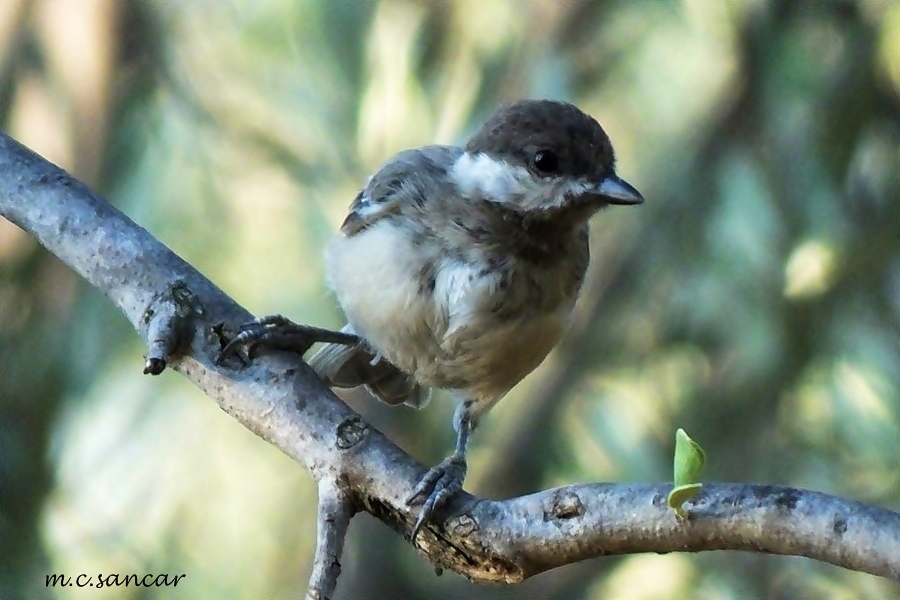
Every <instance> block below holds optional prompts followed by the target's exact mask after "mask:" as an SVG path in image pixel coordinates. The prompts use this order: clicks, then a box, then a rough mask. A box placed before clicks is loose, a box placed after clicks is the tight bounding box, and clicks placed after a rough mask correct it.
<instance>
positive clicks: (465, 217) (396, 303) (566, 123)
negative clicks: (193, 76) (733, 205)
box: [224, 100, 644, 541]
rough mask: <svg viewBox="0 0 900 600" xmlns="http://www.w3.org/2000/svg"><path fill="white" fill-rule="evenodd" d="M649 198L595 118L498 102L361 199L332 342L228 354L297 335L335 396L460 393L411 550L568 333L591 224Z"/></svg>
mask: <svg viewBox="0 0 900 600" xmlns="http://www.w3.org/2000/svg"><path fill="white" fill-rule="evenodd" d="M643 201H644V198H643V197H642V196H641V194H640V193H639V192H638V191H637V190H636V189H635V188H634V187H632V186H631V185H629V184H628V183H626V182H625V181H624V180H622V179H620V178H619V177H618V176H617V175H616V172H615V157H614V154H613V148H612V145H611V143H610V141H609V138H608V137H607V135H606V133H605V132H604V131H603V129H602V128H601V127H600V125H599V124H598V123H597V121H596V120H594V119H593V118H592V117H590V116H589V115H587V114H585V113H584V112H582V111H581V110H579V109H578V108H577V107H575V106H574V105H572V104H568V103H565V102H558V101H553V100H522V101H519V102H515V103H513V104H509V105H506V106H504V107H502V108H500V109H499V110H497V111H496V112H495V113H494V114H493V115H492V116H491V117H490V118H489V119H488V120H487V122H485V124H484V125H483V126H482V127H481V129H480V130H479V131H478V132H477V133H476V134H475V135H474V136H473V137H472V138H471V139H470V140H469V141H468V143H467V144H466V145H465V146H464V147H460V146H438V145H433V146H425V147H422V148H416V149H412V150H406V151H404V152H401V153H399V154H397V155H396V156H394V157H393V158H391V159H390V160H388V161H387V162H386V163H385V164H384V165H383V166H382V167H381V168H380V169H379V170H378V171H377V172H376V173H375V174H374V175H373V176H372V177H371V178H370V179H369V181H368V182H367V184H366V185H365V187H364V188H363V189H362V191H360V192H359V194H358V195H357V196H356V198H355V200H354V201H353V203H352V204H351V205H350V209H349V213H348V215H347V218H346V219H345V220H344V222H343V224H342V225H341V234H342V235H340V236H338V237H336V238H335V239H334V240H333V241H332V242H331V243H330V244H329V245H328V248H327V250H326V273H327V279H328V284H329V286H330V287H331V289H332V290H333V291H334V293H335V294H336V296H337V299H338V301H339V302H340V305H341V308H343V311H344V314H345V315H346V317H347V321H348V323H347V325H346V326H345V327H344V328H343V329H342V330H341V332H327V331H324V330H318V329H311V328H308V327H305V326H298V325H294V324H292V323H290V322H289V321H287V320H286V319H284V318H283V317H279V316H275V317H264V318H262V319H259V320H257V321H255V322H254V323H252V324H249V325H248V326H246V327H245V328H244V331H243V332H242V333H241V334H239V336H238V338H240V339H238V338H236V339H235V340H234V341H233V342H232V344H229V346H231V347H233V345H235V344H238V345H239V344H247V343H257V342H272V341H278V340H284V339H289V338H290V337H291V335H292V334H297V335H299V336H300V337H301V338H304V340H305V341H304V342H303V343H302V344H301V350H303V351H305V350H306V349H308V348H309V346H310V344H311V343H312V342H313V341H325V342H328V343H326V345H325V346H323V348H322V349H321V350H320V351H319V352H318V353H316V354H315V355H314V356H313V357H312V359H311V360H310V361H309V364H310V366H312V367H313V369H315V370H316V372H317V373H318V374H319V375H320V376H321V377H322V378H323V380H324V381H325V382H326V383H328V384H329V385H331V386H333V387H342V388H347V387H356V386H360V385H364V386H366V388H367V389H368V390H369V391H370V392H371V393H372V394H373V395H374V396H375V397H377V398H378V399H380V400H382V401H384V402H386V403H388V404H393V405H396V404H407V405H409V406H413V407H417V408H421V407H422V406H424V405H425V404H426V403H427V402H428V400H429V398H430V395H431V388H441V389H444V390H447V391H449V392H450V394H451V395H452V396H453V397H455V398H456V400H457V402H458V405H457V408H456V411H455V413H454V417H453V427H454V428H455V430H456V448H455V450H454V452H453V453H452V454H451V455H450V456H449V457H447V458H446V459H445V460H443V461H442V462H441V463H440V464H438V465H437V466H435V467H433V468H432V469H431V470H429V471H428V472H427V473H426V474H425V476H424V477H423V478H422V479H421V481H420V482H419V484H418V486H417V487H416V488H415V490H414V492H413V494H412V495H411V496H410V497H409V499H408V500H407V503H408V504H410V505H416V504H422V509H421V513H420V516H419V518H418V520H417V522H416V524H415V526H414V527H413V531H412V536H411V537H412V540H413V541H414V540H415V538H416V535H417V533H418V532H419V530H420V529H421V527H422V526H423V524H425V523H427V522H429V521H430V520H431V519H432V518H433V515H434V512H435V510H436V509H438V508H439V507H441V506H442V505H444V504H445V503H446V502H447V501H448V500H449V499H450V498H451V497H452V496H453V495H454V494H455V493H456V492H458V491H459V490H461V489H462V484H463V480H464V479H465V475H466V447H467V445H468V441H469V435H470V433H471V432H472V431H473V430H474V429H475V428H476V427H477V426H478V423H479V422H480V420H481V418H482V417H483V416H484V414H485V413H486V412H488V411H489V410H490V409H491V407H493V406H494V405H495V404H496V403H497V401H499V400H500V399H501V398H503V396H504V395H505V394H506V393H507V392H508V391H509V390H510V389H512V388H513V386H515V385H516V384H517V383H518V382H519V381H520V380H521V379H522V378H523V377H525V376H526V375H527V374H528V373H530V372H531V371H533V370H534V369H535V367H537V366H538V365H539V364H540V363H541V362H542V361H543V360H544V358H545V357H546V356H547V354H548V353H549V352H550V351H551V350H552V349H553V348H554V346H556V344H557V342H559V340H560V338H561V336H562V335H563V332H564V331H565V329H566V326H567V323H568V321H569V317H570V314H571V312H572V309H573V307H574V305H575V300H576V298H577V297H578V293H579V290H580V288H581V285H582V282H583V280H584V276H585V272H586V270H587V266H588V260H589V251H588V229H587V222H588V219H589V218H590V217H591V216H592V215H593V214H594V213H596V212H597V211H599V210H600V209H602V208H604V207H606V206H608V205H611V204H640V203H641V202H643ZM292 328H293V329H292ZM242 336H243V337H242ZM227 351H229V348H228V347H226V350H225V351H224V352H227Z"/></svg>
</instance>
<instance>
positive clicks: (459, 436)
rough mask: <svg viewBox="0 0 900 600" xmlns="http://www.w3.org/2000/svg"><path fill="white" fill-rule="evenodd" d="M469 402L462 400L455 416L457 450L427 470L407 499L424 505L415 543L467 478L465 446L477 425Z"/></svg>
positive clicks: (415, 530)
mask: <svg viewBox="0 0 900 600" xmlns="http://www.w3.org/2000/svg"><path fill="white" fill-rule="evenodd" d="M470 405H471V403H470V402H464V403H462V404H461V405H460V406H459V408H458V409H457V411H456V414H455V415H454V418H453V421H454V425H455V427H456V449H455V450H454V451H453V454H451V455H450V456H448V457H447V458H445V459H444V460H442V461H441V462H440V463H439V464H437V465H435V466H434V467H432V468H431V469H430V470H429V471H428V472H427V473H425V476H424V477H422V479H421V480H420V481H419V483H418V485H416V489H415V490H413V493H412V495H411V496H410V497H409V498H407V500H406V503H407V504H409V505H414V504H421V505H422V512H421V513H420V514H419V518H418V520H416V524H415V526H414V527H413V530H412V533H411V534H410V540H411V541H412V542H415V541H416V535H417V534H418V533H419V530H420V529H421V528H422V526H423V525H424V524H425V523H427V522H428V521H431V520H432V518H433V517H434V511H435V510H437V509H439V508H440V507H441V506H443V505H444V504H446V503H447V501H449V500H450V499H451V498H452V497H453V496H454V495H455V494H456V493H457V492H459V491H460V490H462V486H463V481H465V479H466V467H467V465H466V446H468V444H469V434H471V433H472V430H474V429H475V425H476V422H475V421H474V420H473V419H472V418H471V415H470V414H469V407H470Z"/></svg>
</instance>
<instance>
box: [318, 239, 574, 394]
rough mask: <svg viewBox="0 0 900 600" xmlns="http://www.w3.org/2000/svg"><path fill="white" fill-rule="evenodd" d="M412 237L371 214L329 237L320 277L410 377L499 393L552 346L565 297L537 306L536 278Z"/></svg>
mask: <svg viewBox="0 0 900 600" xmlns="http://www.w3.org/2000/svg"><path fill="white" fill-rule="evenodd" d="M413 238H414V236H413V235H412V234H411V233H410V232H409V231H408V230H406V229H403V228H402V227H398V226H396V225H395V224H393V223H391V222H390V221H381V222H379V223H376V224H374V225H373V226H372V227H370V228H368V229H366V230H364V231H361V232H359V233H358V234H356V235H353V236H349V237H341V238H337V239H335V240H334V241H332V243H331V244H330V245H329V247H328V250H327V252H326V262H327V271H328V279H329V284H330V286H331V288H332V289H333V290H334V292H335V293H336V295H337V297H338V300H339V302H340V304H341V307H342V308H343V309H344V312H345V314H346V316H347V319H348V321H349V322H350V324H351V325H352V326H353V328H354V329H355V331H356V332H357V333H358V334H359V335H361V336H362V337H363V338H364V339H366V340H367V342H368V343H369V344H370V345H371V346H372V348H373V350H375V351H377V352H378V353H380V354H381V355H382V356H383V357H384V358H386V359H387V360H389V361H390V362H391V363H393V364H394V365H396V366H397V367H398V368H400V369H401V370H403V371H405V372H407V373H409V374H411V375H413V376H414V377H415V378H416V379H417V380H418V381H419V382H420V383H422V384H424V385H428V386H435V387H441V388H449V389H459V390H462V391H464V392H465V393H467V394H469V395H471V396H473V397H476V398H484V399H489V400H491V401H492V400H493V399H497V398H499V397H500V396H502V395H503V394H504V393H506V392H507V391H508V390H509V389H510V388H512V387H513V386H514V385H515V384H516V383H518V381H519V380H521V379H522V378H523V377H524V376H525V375H527V374H528V373H529V372H531V371H532V370H533V369H534V368H535V367H536V366H537V365H538V364H540V362H541V361H542V360H543V359H544V358H545V357H546V355H547V354H548V353H549V352H550V350H552V348H553V347H554V346H555V345H556V343H557V342H558V341H559V339H560V337H561V335H562V333H563V331H564V330H565V327H566V324H567V321H568V317H569V313H570V311H571V302H561V303H558V304H556V305H553V306H544V307H541V309H540V310H537V309H536V307H533V306H530V305H529V302H532V301H534V298H530V297H529V294H528V291H529V290H532V291H533V290H534V289H539V288H540V285H539V284H535V282H529V283H525V282H524V280H523V281H522V282H520V283H519V284H517V283H516V282H517V280H518V279H521V278H516V277H515V276H514V275H515V274H512V275H513V276H511V274H510V273H508V272H507V273H504V272H501V271H498V270H496V269H491V268H487V265H485V264H479V263H477V262H472V261H471V260H465V259H463V258H461V256H460V253H458V252H451V251H448V249H447V248H445V247H443V246H442V245H441V244H440V243H438V240H426V241H424V242H423V241H422V240H421V239H420V238H416V239H413Z"/></svg>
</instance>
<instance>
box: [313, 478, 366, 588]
mask: <svg viewBox="0 0 900 600" xmlns="http://www.w3.org/2000/svg"><path fill="white" fill-rule="evenodd" d="M355 512H356V511H355V509H354V507H353V502H352V500H351V497H350V495H349V494H348V493H347V490H346V489H345V486H344V485H343V484H342V483H341V482H340V481H332V480H331V479H323V480H322V481H320V482H319V514H318V517H317V519H316V555H315V557H314V558H313V568H312V574H311V575H310V577H309V589H308V591H307V592H306V598H307V600H330V598H331V595H332V594H334V589H335V588H336V587H337V580H338V577H339V576H340V574H341V552H342V550H343V548H344V538H345V537H346V536H347V528H348V527H349V526H350V519H351V518H352V517H353V514H354V513H355Z"/></svg>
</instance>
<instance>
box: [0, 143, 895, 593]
mask: <svg viewBox="0 0 900 600" xmlns="http://www.w3.org/2000/svg"><path fill="white" fill-rule="evenodd" d="M0 215H2V216H4V217H5V218H7V219H9V220H10V221H12V222H13V223H15V224H17V225H18V226H19V227H21V228H23V229H24V230H26V231H27V232H29V233H30V234H32V235H33V236H34V237H35V238H37V239H38V241H39V242H40V243H41V244H42V245H44V246H45V247H46V248H47V249H48V250H49V251H50V252H52V253H53V254H55V255H56V256H57V257H59V258H60V259H61V260H62V261H63V262H65V263H66V264H68V265H69V266H70V267H71V268H72V269H74V270H75V271H76V272H77V273H79V274H80V275H81V276H82V277H84V278H85V279H87V280H88V281H89V282H90V283H91V284H92V285H93V286H95V287H96V288H98V289H99V290H101V291H102V292H103V293H104V294H105V295H106V296H107V297H108V298H109V299H110V300H111V301H112V302H113V303H114V304H115V305H116V306H118V307H119V309H120V310H122V312H123V313H124V314H125V316H126V318H127V319H128V320H129V321H130V322H131V324H132V325H133V326H134V327H135V329H136V330H137V331H138V333H139V334H140V335H141V336H142V337H143V339H144V340H145V343H146V344H147V347H148V354H147V361H146V363H145V367H144V368H145V371H146V372H149V373H158V372H160V371H161V370H162V369H163V368H164V367H165V366H169V367H170V368H171V369H173V370H175V371H177V372H179V373H181V374H182V375H184V376H185V377H187V378H188V379H190V380H191V381H192V382H193V383H194V384H196V385H197V386H199V387H200V388H201V389H203V390H204V391H205V392H206V393H207V394H208V395H209V396H211V397H212V398H214V399H215V400H216V402H218V404H219V406H221V407H222V409H224V410H225V411H226V412H227V413H229V414H230V415H232V416H233V417H234V418H235V419H237V420H238V421H240V422H241V423H242V424H243V425H244V426H246V427H247V428H248V429H250V430H251V431H253V432H254V433H255V434H257V435H258V436H259V437H261V438H263V439H265V440H266V441H268V442H269V443H271V444H273V445H275V446H277V447H278V448H279V449H281V450H282V451H283V452H284V453H286V454H287V455H288V456H290V457H292V458H293V459H294V460H296V461H297V462H298V463H299V464H300V465H302V466H303V467H304V468H305V469H306V470H307V471H309V472H310V473H311V474H312V476H313V477H314V478H315V479H316V480H317V481H318V482H319V485H320V510H319V526H320V532H319V548H318V549H317V552H316V559H315V565H314V568H313V574H312V578H311V581H310V584H311V587H310V590H309V595H310V596H311V597H327V596H328V595H330V593H331V591H333V586H334V582H336V580H337V573H338V572H339V564H337V557H338V556H339V554H340V550H341V545H342V540H343V537H344V534H345V532H346V526H347V523H348V522H349V519H350V517H351V515H352V514H353V512H355V511H357V510H365V511H367V512H369V513H371V514H372V515H374V516H375V517H377V518H378V519H380V520H381V521H383V522H384V523H386V524H388V525H389V526H391V527H392V528H393V529H395V530H396V531H398V532H399V533H401V534H404V535H405V536H407V539H408V535H409V532H410V530H411V528H412V525H413V523H414V522H415V518H416V516H417V514H416V511H417V509H416V508H410V507H408V506H406V504H405V499H406V498H407V497H408V496H409V495H410V493H411V492H412V489H413V487H414V486H415V484H416V482H417V481H418V479H419V478H420V477H421V476H422V474H423V473H424V471H425V468H424V467H423V466H422V465H420V464H418V463H417V462H416V461H415V460H414V459H413V458H411V457H410V456H409V455H408V454H406V453H405V452H403V451H402V450H400V449H399V448H398V447H397V446H395V445H394V444H393V443H391V441H390V440H388V439H387V438H386V437H385V436H384V435H382V434H381V433H380V432H379V431H377V430H376V429H374V428H373V427H371V426H370V425H369V424H368V423H366V422H365V421H364V420H363V419H362V418H361V417H360V416H359V415H358V414H356V413H355V412H353V411H352V410H351V409H350V408H349V407H348V406H347V405H346V404H344V403H343V402H342V401H340V399H338V398H337V397H336V396H335V395H334V394H333V393H331V391H330V390H328V389H327V388H326V387H324V386H323V384H322V383H321V382H320V381H319V379H318V378H317V377H316V375H315V374H314V373H313V372H312V371H311V370H310V369H309V367H307V366H306V365H305V363H303V362H302V361H301V360H299V359H298V358H297V357H296V355H291V354H286V353H273V354H268V355H265V356H261V357H259V358H257V359H255V360H254V361H253V362H252V363H250V364H246V365H245V364H241V363H239V361H236V360H232V361H229V362H227V363H226V364H224V365H217V364H216V362H215V361H216V357H217V356H218V353H219V351H220V349H221V348H222V345H223V343H224V342H225V341H226V340H225V339H224V338H225V337H226V336H227V335H233V334H234V331H235V328H236V326H237V325H238V324H240V323H242V322H245V321H247V320H249V319H250V314H249V313H248V312H247V311H246V310H244V309H243V308H242V307H240V306H238V305H237V304H236V303H235V302H234V301H233V300H231V299H230V298H229V297H228V296H226V295H225V294H224V293H223V292H222V291H221V290H220V289H218V288H217V287H216V286H215V285H213V284H212V283H211V282H210V281H209V280H207V279H206V278H205V277H203V276H202V275H200V274H199V273H198V272H197V271H196V270H194V269H193V268H192V267H191V266H190V265H188V264H187V263H186V262H185V261H183V260H182V259H181V258H179V257H178V256H177V255H176V254H175V253H174V252H172V251H171V250H169V249H168V248H166V247H165V246H164V245H162V244H161V243H160V242H158V241H157V240H155V239H154V238H153V237H152V236H151V235H150V234H149V233H147V231H145V230H144V229H142V228H141V227H139V226H138V225H136V224H135V223H134V222H132V221H131V220H130V219H128V218H127V217H126V216H125V215H123V214H122V213H121V212H119V211H118V210H116V209H115V208H113V207H112V206H110V205H109V204H108V203H107V202H106V201H104V200H103V199H101V198H99V197H98V196H96V195H94V194H93V193H91V192H90V190H88V189H87V188H86V187H85V186H84V185H82V184H81V183H79V182H78V181H76V180H75V179H74V178H72V177H71V176H70V175H68V174H67V173H65V172H64V171H62V170H61V169H59V168H58V167H56V166H54V165H52V164H50V163H49V162H47V161H46V160H44V159H43V158H41V157H40V156H38V155H37V154H35V153H34V152H32V151H30V150H29V149H27V148H25V147H24V146H22V145H21V144H19V143H18V142H16V141H14V140H12V139H11V138H9V137H8V136H5V135H2V134H0ZM223 324H224V325H223ZM670 489H671V484H665V483H660V484H606V483H597V484H581V485H571V486H566V487H562V488H556V489H551V490H546V491H542V492H538V493H535V494H531V495H528V496H522V497H518V498H512V499H509V500H504V501H489V500H484V499H480V498H476V497H473V496H470V495H468V494H461V495H460V497H459V498H457V499H456V500H455V501H454V502H453V503H452V505H451V506H450V507H448V508H447V510H446V514H445V515H442V516H445V517H447V521H446V522H445V523H444V525H443V527H438V526H434V525H430V526H428V527H426V528H425V529H424V530H423V531H422V532H421V533H420V535H419V536H418V538H417V540H416V545H417V547H418V548H419V550H420V551H421V552H422V554H423V555H424V556H425V557H426V558H427V559H428V560H429V561H431V563H432V564H433V565H434V566H435V567H437V568H443V569H450V570H453V571H456V572H458V573H460V574H462V575H464V576H466V577H468V578H469V579H471V580H473V581H499V582H507V583H511V582H517V581H521V580H523V579H525V578H527V577H529V576H531V575H535V574H537V573H540V572H543V571H546V570H548V569H552V568H554V567H557V566H560V565H564V564H568V563H571V562H575V561H579V560H584V559H587V558H591V557H595V556H601V555H612V554H626V553H633V552H673V551H692V552H693V551H702V550H721V549H731V550H747V551H755V552H767V553H773V554H789V555H798V556H806V557H809V558H812V559H816V560H820V561H825V562H829V563H832V564H835V565H840V566H843V567H846V568H849V569H854V570H858V571H864V572H867V573H872V574H876V575H881V576H884V577H890V578H892V579H894V580H897V581H900V514H898V513H895V512H892V511H890V510H887V509H884V508H878V507H874V506H867V505H864V504H861V503H859V502H855V501H852V500H847V499H842V498H837V497H833V496H828V495H825V494H821V493H817V492H812V491H807V490H801V489H794V488H787V487H778V486H763V485H746V484H714V483H711V484H706V485H704V487H703V490H702V492H701V494H700V495H699V496H697V497H696V498H695V499H694V500H692V501H691V502H689V503H688V504H687V505H686V508H687V510H688V511H689V515H690V516H689V518H688V519H687V520H684V521H681V520H679V519H677V518H676V517H675V515H674V513H673V512H672V511H671V510H670V509H668V508H667V506H666V495H667V493H668V492H669V490H670ZM317 593H318V594H319V596H316V595H315V594H317Z"/></svg>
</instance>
